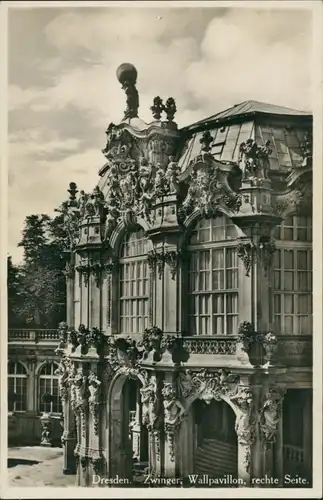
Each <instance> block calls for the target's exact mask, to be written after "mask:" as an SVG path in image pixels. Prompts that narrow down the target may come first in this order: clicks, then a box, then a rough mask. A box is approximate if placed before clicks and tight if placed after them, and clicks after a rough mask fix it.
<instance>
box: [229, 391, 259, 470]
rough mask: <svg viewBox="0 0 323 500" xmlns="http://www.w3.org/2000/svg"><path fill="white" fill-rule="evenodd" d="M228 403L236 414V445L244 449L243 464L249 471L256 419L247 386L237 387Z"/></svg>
mask: <svg viewBox="0 0 323 500" xmlns="http://www.w3.org/2000/svg"><path fill="white" fill-rule="evenodd" d="M228 403H229V404H230V406H231V407H232V409H233V410H234V412H235V414H236V423H235V431H236V434H237V437H238V445H239V446H241V447H242V449H244V466H245V468H246V471H247V472H248V473H250V471H251V457H252V445H253V443H254V441H255V438H256V420H255V419H254V417H253V415H252V394H251V391H250V389H249V388H248V387H238V391H237V393H236V394H235V395H234V396H231V397H230V399H229V400H228Z"/></svg>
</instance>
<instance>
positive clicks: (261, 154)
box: [239, 139, 272, 181]
mask: <svg viewBox="0 0 323 500" xmlns="http://www.w3.org/2000/svg"><path fill="white" fill-rule="evenodd" d="M269 146H270V141H267V142H266V143H265V144H264V145H263V146H258V144H257V143H256V142H255V141H254V140H253V139H248V140H247V141H246V142H242V143H241V144H240V158H239V165H240V168H241V170H242V180H243V181H244V180H247V179H251V180H252V179H267V178H268V175H267V173H268V169H269V162H268V157H269V155H270V154H271V153H272V149H271V148H270V147H269Z"/></svg>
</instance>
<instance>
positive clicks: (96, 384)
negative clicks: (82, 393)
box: [88, 372, 101, 405]
mask: <svg viewBox="0 0 323 500" xmlns="http://www.w3.org/2000/svg"><path fill="white" fill-rule="evenodd" d="M88 383H89V391H90V397H89V403H90V405H91V404H98V403H99V397H100V387H101V382H100V380H99V379H98V378H97V376H96V375H94V373H92V372H91V373H90V375H89V377H88Z"/></svg>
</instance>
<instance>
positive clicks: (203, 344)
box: [183, 337, 237, 355]
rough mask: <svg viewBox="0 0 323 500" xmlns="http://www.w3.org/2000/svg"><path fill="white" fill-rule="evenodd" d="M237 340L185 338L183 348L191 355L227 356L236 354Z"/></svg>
mask: <svg viewBox="0 0 323 500" xmlns="http://www.w3.org/2000/svg"><path fill="white" fill-rule="evenodd" d="M236 346H237V342H236V340H231V339H221V340H218V339H209V340H208V339H196V338H189V339H188V338H185V337H184V338H183V347H184V349H186V351H187V352H188V353H189V354H227V355H234V354H235V353H236Z"/></svg>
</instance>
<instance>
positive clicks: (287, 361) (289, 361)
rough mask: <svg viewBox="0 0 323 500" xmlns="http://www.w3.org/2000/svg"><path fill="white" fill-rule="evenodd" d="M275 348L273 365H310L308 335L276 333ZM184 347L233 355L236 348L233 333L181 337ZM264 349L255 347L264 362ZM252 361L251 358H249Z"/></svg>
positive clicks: (190, 351) (310, 355)
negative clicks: (276, 341)
mask: <svg viewBox="0 0 323 500" xmlns="http://www.w3.org/2000/svg"><path fill="white" fill-rule="evenodd" d="M277 340H278V343H277V349H276V352H275V354H274V357H273V359H272V363H273V365H275V364H277V365H280V366H281V365H283V366H290V367H293V366H297V367H301V366H311V365H312V337H311V336H310V335H277ZM183 345H184V348H185V349H186V350H187V351H188V352H189V354H214V355H229V356H234V355H235V354H236V349H237V336H235V335H194V336H189V337H183ZM264 354H265V353H264V350H263V347H262V346H261V345H259V346H258V347H257V360H258V363H259V364H260V365H261V364H263V363H265V357H264ZM251 362H252V360H251Z"/></svg>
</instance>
